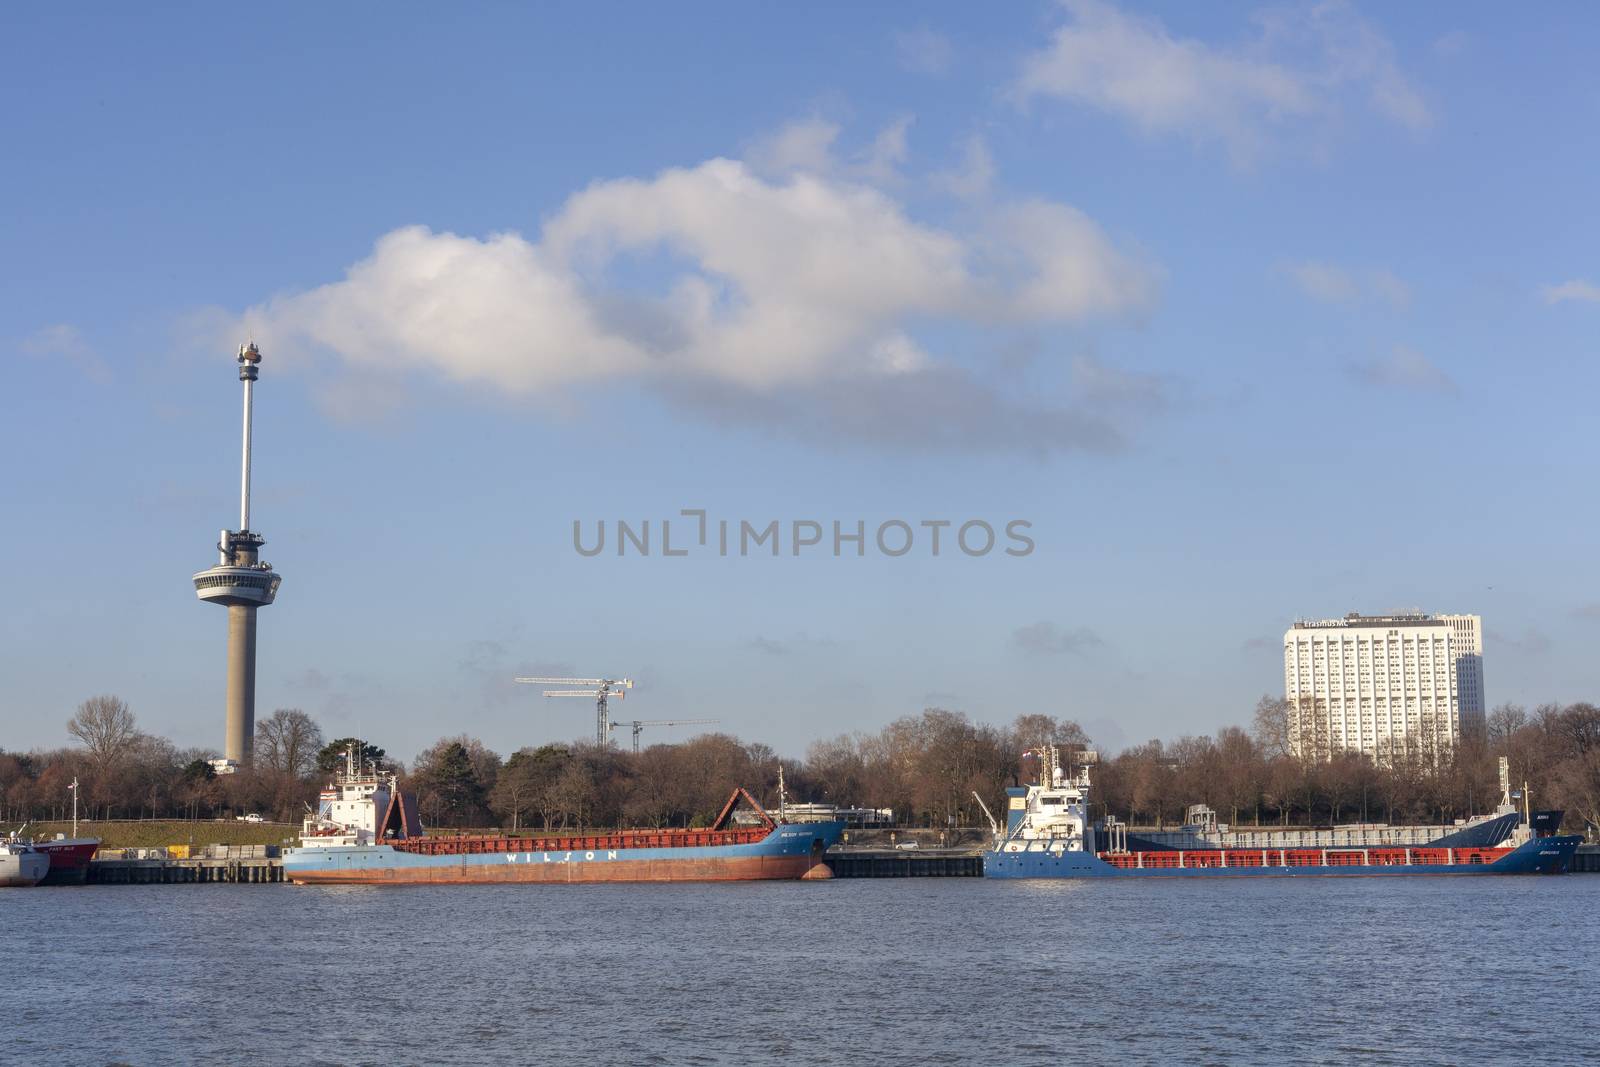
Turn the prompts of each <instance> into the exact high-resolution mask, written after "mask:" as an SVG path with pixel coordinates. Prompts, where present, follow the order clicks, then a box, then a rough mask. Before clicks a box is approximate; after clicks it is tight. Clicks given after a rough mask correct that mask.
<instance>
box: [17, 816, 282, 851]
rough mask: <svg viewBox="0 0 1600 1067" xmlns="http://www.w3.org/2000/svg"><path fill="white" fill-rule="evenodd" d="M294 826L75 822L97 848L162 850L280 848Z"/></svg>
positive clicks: (68, 829)
mask: <svg viewBox="0 0 1600 1067" xmlns="http://www.w3.org/2000/svg"><path fill="white" fill-rule="evenodd" d="M16 828H17V825H16V824H15V823H6V824H3V825H0V833H4V832H6V831H9V830H15V829H16ZM27 833H28V834H29V835H30V836H32V837H36V838H39V839H41V840H42V839H44V838H48V837H54V836H55V835H56V834H69V835H70V834H71V833H72V823H70V822H35V823H29V824H28V829H27ZM299 833H300V827H299V825H298V824H291V823H273V822H235V821H234V820H232V819H230V820H228V821H227V822H213V821H211V820H205V821H195V822H188V821H186V820H182V819H152V820H136V819H129V820H116V819H113V820H110V821H103V822H85V821H84V820H82V819H79V820H78V836H79V837H98V838H100V847H101V848H162V847H164V846H166V845H187V844H195V845H281V844H282V843H283V842H284V840H285V839H286V838H291V837H297V836H298V835H299Z"/></svg>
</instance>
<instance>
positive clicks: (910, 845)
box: [894, 841, 918, 852]
mask: <svg viewBox="0 0 1600 1067" xmlns="http://www.w3.org/2000/svg"><path fill="white" fill-rule="evenodd" d="M894 847H895V848H897V849H899V850H900V851H901V852H909V851H911V850H912V849H914V848H917V847H918V845H917V843H916V842H915V841H902V842H900V843H899V844H898V845H896V846H894Z"/></svg>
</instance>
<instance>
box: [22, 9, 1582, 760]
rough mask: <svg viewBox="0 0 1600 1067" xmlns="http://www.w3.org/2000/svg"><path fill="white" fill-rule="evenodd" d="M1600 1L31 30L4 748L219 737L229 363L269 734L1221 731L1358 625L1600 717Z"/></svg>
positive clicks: (348, 15) (417, 13)
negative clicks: (1435, 616) (103, 735)
mask: <svg viewBox="0 0 1600 1067" xmlns="http://www.w3.org/2000/svg"><path fill="white" fill-rule="evenodd" d="M1597 36H1600V11H1596V9H1595V8H1594V7H1592V6H1591V5H1583V4H1575V3H1574V4H1556V5H1551V6H1547V7H1544V8H1542V9H1540V11H1539V13H1538V17H1537V18H1533V17H1529V16H1526V15H1525V14H1520V13H1519V14H1513V13H1510V12H1508V10H1507V9H1506V8H1504V7H1503V6H1500V5H1490V4H1411V5H1403V6H1397V5H1377V4H1365V5H1354V4H1346V3H1340V2H1332V0H1330V2H1322V3H1316V4H1304V3H1284V4H1268V5H1264V6H1256V5H1252V4H1248V3H1246V4H1236V5H1220V4H1219V5H1191V4H1180V3H1164V4H1148V5H1134V4H1126V5H1114V4H1110V3H1101V2H1097V0H1071V2H1066V3H1034V4H1016V5H1009V6H1006V7H1005V8H1003V9H1000V10H998V11H997V10H996V9H994V8H986V7H979V6H974V5H958V4H920V5H915V6H910V5H846V4H839V5H829V4H820V5H787V6H784V5H742V4H704V5H697V6H695V7H693V8H689V9H685V8H681V7H673V6H671V5H644V4H638V5H619V6H613V7H597V6H594V5H581V4H541V5H513V4H499V3H475V4H463V5H451V6H449V7H440V6H437V5H422V4H393V5H383V6H381V7H380V6H378V5H362V4H348V5H331V6H330V5H309V4H303V5H288V6H285V7H279V8H274V9H272V10H270V11H269V10H266V9H249V10H246V9H240V8H218V7H215V6H211V5H199V4H195V5H181V4H173V5H161V6H160V7H159V8H153V9H151V8H133V7H128V6H126V5H109V4H98V5H97V4H86V5H74V6H72V7H70V8H68V7H62V6H59V5H57V6H49V5H31V6H28V5H12V6H8V7H6V8H5V9H4V10H3V11H0V99H4V100H5V103H4V104H3V105H0V158H3V159H4V161H5V165H4V166H0V203H3V204H4V209H3V211H0V248H3V249H4V252H5V254H4V255H3V256H0V412H3V418H0V456H3V457H4V458H3V464H4V466H3V469H0V474H3V476H0V562H3V563H4V571H3V573H4V574H5V576H6V596H5V601H4V607H3V608H0V748H6V749H27V748H30V747H34V746H55V745H60V744H64V743H66V742H67V741H68V737H67V734H66V732H65V724H66V721H67V719H68V718H69V717H70V715H71V714H72V711H73V709H74V708H75V707H76V705H77V704H78V703H79V702H80V701H82V700H83V699H85V698H87V697H89V696H91V695H94V694H98V693H107V692H109V693H115V694H118V695H120V696H122V697H123V698H124V699H126V700H127V701H128V702H129V704H130V705H131V707H132V708H133V710H134V712H135V714H136V715H137V716H138V718H139V721H140V723H141V725H142V726H143V728H144V729H146V730H148V731H151V732H154V733H159V734H162V735H165V736H168V737H170V738H172V739H173V740H174V741H175V742H176V743H178V744H179V745H181V746H191V745H192V746H209V747H220V745H221V742H222V726H223V715H222V706H223V683H224V672H225V660H224V653H225V648H226V624H225V616H224V613H223V612H221V611H219V610H217V609H216V608H215V607H213V606H210V605H206V604H202V603H199V602H197V601H196V599H195V596H194V593H193V589H192V585H191V582H190V576H191V575H192V574H193V573H194V572H195V571H198V570H201V569H204V568H205V567H208V566H211V565H212V564H213V562H214V561H215V558H216V557H215V549H214V547H213V546H214V543H215V540H216V536H217V531H218V530H220V529H222V528H224V527H232V526H233V525H235V524H236V523H237V515H238V463H239V455H238V450H239V406H240V397H239V388H240V387H239V384H238V381H237V375H236V373H235V369H236V368H235V364H234V359H233V355H234V352H235V350H236V349H237V347H238V345H239V344H240V343H241V342H243V341H245V340H250V339H253V340H254V341H255V342H256V343H257V344H258V345H259V346H260V348H261V350H262V352H263V353H264V360H263V364H262V372H261V380H260V383H259V385H258V387H257V392H256V405H255V471H254V486H255V493H254V499H253V508H252V518H253V526H254V527H255V529H256V530H257V531H259V532H261V533H263V534H264V535H265V537H266V538H267V544H266V547H265V549H264V552H263V558H265V559H267V560H269V561H270V562H271V563H272V564H273V565H274V566H275V567H276V568H277V569H278V570H279V571H280V572H281V573H282V574H283V576H284V579H283V585H282V588H281V590H280V592H279V595H278V600H277V603H276V604H274V605H273V606H271V607H269V608H266V609H264V610H263V611H262V614H261V619H260V636H259V666H258V695H257V708H258V716H259V715H265V714H267V713H269V712H270V711H271V710H272V709H274V708H280V707H298V708H303V709H304V710H306V711H308V712H310V713H312V715H314V716H315V717H316V718H317V719H318V720H319V722H320V723H321V724H322V726H323V729H324V730H325V732H326V733H327V734H328V735H329V736H339V735H343V734H350V733H357V732H359V733H362V734H363V735H365V736H368V737H370V738H372V739H373V740H374V741H375V742H376V743H378V744H380V745H383V746H384V747H386V748H388V749H389V750H390V752H391V753H394V754H396V755H397V756H399V757H401V758H409V757H410V756H412V755H413V754H415V753H416V752H417V751H418V750H420V749H421V748H423V747H425V746H426V745H428V744H430V743H431V742H432V741H433V740H435V739H437V738H438V737H440V736H443V735H450V734H458V733H461V732H463V731H464V732H467V733H470V734H472V735H474V736H477V737H479V738H481V739H482V740H483V741H484V742H485V743H486V744H488V745H489V746H490V747H492V748H495V749H497V750H499V751H501V752H509V751H511V750H513V749H515V748H517V747H519V746H521V745H526V744H538V743H543V742H546V741H556V740H568V739H575V738H582V737H585V736H587V735H589V734H590V733H591V732H592V728H593V727H592V723H593V709H592V707H590V706H589V705H588V704H587V703H586V702H585V701H583V700H546V699H543V698H542V697H540V696H539V693H538V690H537V689H535V688H530V687H527V686H518V685H516V684H515V683H514V682H513V681H512V679H513V678H514V677H515V676H516V675H519V674H530V673H541V674H542V673H551V674H561V675H566V674H577V675H584V676H590V675H621V676H627V677H630V678H632V679H634V680H635V681H636V683H637V685H636V688H635V689H634V690H633V691H632V692H631V693H630V694H629V696H628V699H627V700H626V702H625V703H623V704H621V705H616V706H615V707H614V714H615V715H616V716H618V717H620V718H623V719H632V718H640V719H671V718H689V717H692V718H711V719H717V720H719V723H718V726H717V727H716V728H718V729H722V730H725V731H727V732H730V733H733V734H735V735H737V736H740V737H742V738H745V739H748V740H761V741H765V742H767V743H769V744H772V745H773V746H775V747H776V748H777V749H778V751H779V752H780V753H784V754H788V755H791V756H801V755H803V754H804V751H805V749H806V746H807V745H808V744H810V743H811V742H812V741H814V740H817V739H819V738H824V737H829V736H833V735H836V734H840V733H845V732H851V731H856V730H865V731H871V730H876V729H878V728H880V727H882V726H883V725H884V724H886V723H888V722H890V721H892V720H893V719H895V718H898V717H900V716H904V715H910V714H916V713H917V712H919V711H920V710H921V709H923V708H924V707H929V706H939V707H945V708H951V709H957V710H961V711H964V712H966V713H967V714H969V715H970V716H972V717H973V718H974V719H975V720H979V721H984V722H992V723H1004V722H1009V721H1010V720H1011V719H1012V718H1014V717H1015V716H1016V715H1017V714H1019V713H1023V712H1047V713H1051V714H1055V715H1061V716H1066V717H1070V718H1075V719H1077V720H1078V721H1080V722H1081V723H1083V724H1084V725H1085V726H1086V727H1087V729H1088V730H1089V733H1090V734H1091V736H1092V737H1093V738H1094V739H1095V741H1096V742H1098V743H1099V744H1100V745H1101V746H1102V747H1104V748H1106V749H1111V750H1114V749H1117V748H1120V747H1123V746H1125V745H1129V744H1135V743H1139V742H1141V741H1143V740H1146V739H1148V738H1150V737H1155V736H1160V737H1166V738H1175V737H1178V736H1181V735H1185V734H1204V733H1210V732H1212V731H1215V730H1216V729H1218V728H1220V727H1222V726H1226V725H1230V724H1238V723H1247V722H1248V721H1249V717H1250V714H1251V710H1252V708H1253V706H1254V703H1255V701H1256V700H1257V699H1258V698H1259V697H1260V696H1261V695H1263V694H1266V693H1281V692H1282V679H1283V673H1282V653H1281V647H1282V634H1283V631H1284V629H1285V627H1286V626H1288V625H1289V624H1290V623H1291V622H1292V621H1293V620H1295V619H1297V618H1327V617H1334V616H1339V615H1343V614H1344V613H1346V612H1349V611H1361V612H1366V613H1376V612H1386V611H1395V610H1412V609H1421V610H1425V611H1434V612H1469V613H1477V614H1481V615H1482V616H1483V618H1484V625H1485V629H1486V633H1487V635H1486V648H1485V678H1486V689H1487V697H1488V700H1489V702H1490V704H1491V705H1493V704H1499V703H1502V702H1507V701H1510V702H1517V703H1524V704H1534V703H1539V702H1543V701H1551V700H1557V701H1571V700H1579V699H1590V700H1592V699H1596V698H1597V697H1600V657H1596V656H1594V654H1593V652H1592V648H1593V646H1594V643H1595V641H1596V640H1597V639H1600V581H1597V579H1600V568H1597V564H1596V552H1595V544H1596V540H1595V535H1594V531H1595V530H1596V528H1597V526H1600V504H1597V501H1596V497H1595V493H1594V485H1595V476H1594V472H1595V468H1596V462H1597V460H1600V443H1597V441H1596V436H1595V428H1596V421H1595V418H1594V415H1593V409H1594V404H1595V399H1594V398H1595V394H1596V391H1597V387H1600V365H1597V361H1596V358H1595V357H1596V338H1597V336H1600V252H1597V249H1600V212H1597V211H1596V210H1595V189H1596V187H1597V172H1600V136H1597V131H1600V69H1597V68H1596V67H1595V65H1594V64H1593V62H1592V57H1593V54H1594V48H1595V43H1596V38H1597ZM685 511H688V512H691V514H688V515H685V514H684V512H685ZM698 512H703V513H704V521H705V523H706V534H707V536H706V537H705V540H704V542H703V543H702V542H701V539H700V536H699V534H700V522H701V517H700V515H699V514H697V513H698ZM619 521H620V522H624V523H626V524H628V527H629V529H630V530H631V531H633V532H634V533H635V535H638V534H639V533H640V532H641V531H642V529H643V526H644V524H645V523H646V522H648V523H649V526H650V529H651V540H650V542H649V551H648V552H643V551H640V550H639V548H638V546H637V545H636V544H635V543H634V542H632V541H628V542H623V552H622V554H621V555H620V556H619V554H618V551H617V544H618V538H617V533H618V531H617V523H618V522H619ZM601 522H604V523H605V524H606V533H607V537H608V540H607V541H606V542H605V548H604V549H603V550H602V551H600V552H599V553H597V554H593V555H586V554H584V553H583V552H580V551H579V550H578V548H579V547H580V546H581V547H583V548H585V549H586V550H587V549H591V548H592V547H593V545H594V543H595V538H596V537H597V536H598V534H599V524H600V523H601ZM664 522H668V523H670V524H671V532H670V537H671V545H672V549H673V552H674V553H678V552H684V553H686V554H683V555H677V554H674V555H671V556H669V555H666V554H665V552H664V547H665V546H663V544H662V542H661V537H662V524H663V523H664ZM724 522H726V523H728V524H729V529H730V530H731V534H730V543H729V549H728V550H727V551H726V552H723V551H722V550H721V549H720V546H719V534H718V531H719V524H720V523H724ZM772 522H776V523H777V524H778V529H777V537H776V547H777V549H778V551H777V554H776V555H774V554H773V552H772V547H773V541H772V540H771V539H770V538H769V539H766V540H762V541H759V542H756V543H755V544H754V545H753V546H752V545H750V544H745V545H743V546H741V533H743V528H742V525H741V524H745V523H748V524H749V526H750V530H751V534H761V533H763V532H765V530H766V528H767V526H768V524H769V523H772ZM811 523H815V524H816V526H815V528H813V527H812V526H811V525H809V524H811ZM834 523H838V524H839V533H840V534H841V535H842V536H841V540H840V541H839V542H838V544H837V546H836V545H835V540H834ZM858 523H859V524H861V530H862V531H863V537H862V539H861V541H860V542H856V541H853V540H850V539H849V538H850V537H851V536H852V535H854V534H855V533H856V530H857V524H858ZM942 523H948V524H949V525H948V526H946V525H940V524H942ZM1012 523H1016V524H1019V525H1014V526H1011V527H1010V530H1011V532H1012V533H1013V534H1016V535H1020V536H1008V533H1007V530H1008V524H1012ZM797 524H798V525H797ZM966 524H972V525H970V526H967V531H966V532H967V535H968V536H967V538H966V542H965V544H966V548H967V549H969V550H970V551H966V550H963V547H962V542H961V541H960V540H959V538H958V536H957V535H958V534H959V532H960V531H961V528H962V527H963V526H964V525H966ZM983 524H987V527H986V526H985V525H983ZM575 525H576V531H577V537H576V540H575ZM986 528H987V529H991V530H993V531H994V534H995V538H994V543H993V546H992V547H990V546H989V545H988V544H987V539H986V536H985V535H984V532H983V531H984V530H985V529H986ZM936 534H937V535H940V537H941V541H940V544H939V549H938V551H937V552H935V551H934V549H933V543H932V538H933V536H934V535H936ZM813 535H815V539H816V542H817V543H815V544H809V543H807V544H800V545H798V547H797V546H796V541H802V542H808V541H811V540H812V539H813ZM880 535H881V542H880ZM749 537H750V535H746V539H747V540H748V539H749ZM858 546H859V547H858ZM836 547H837V553H836V551H835V549H836ZM902 549H904V551H902ZM980 549H987V551H979V550H980ZM1007 549H1010V550H1011V551H1010V552H1008V551H1007ZM689 732H690V731H689V730H688V729H685V728H672V729H669V728H657V729H656V730H653V731H651V732H650V733H648V734H647V735H646V740H647V741H649V740H662V741H664V740H669V739H671V738H673V737H682V736H686V735H687V734H688V733H689Z"/></svg>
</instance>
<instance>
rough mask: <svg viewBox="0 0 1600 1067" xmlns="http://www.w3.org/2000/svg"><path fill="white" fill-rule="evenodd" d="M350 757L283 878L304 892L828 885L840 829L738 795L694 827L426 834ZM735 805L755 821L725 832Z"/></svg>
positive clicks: (386, 778) (396, 795)
mask: <svg viewBox="0 0 1600 1067" xmlns="http://www.w3.org/2000/svg"><path fill="white" fill-rule="evenodd" d="M353 766H355V754H354V753H353V752H352V753H350V754H349V755H347V757H346V760H345V766H344V769H342V770H341V772H340V773H339V774H338V775H337V776H336V777H335V779H334V781H333V784H332V785H330V786H329V787H328V788H327V789H325V790H323V792H322V794H321V796H320V798H319V801H318V806H317V810H316V811H315V812H310V813H308V814H307V816H306V819H305V824H304V827H303V828H302V832H301V836H300V842H301V843H300V845H299V846H298V847H296V848H293V849H289V850H287V851H286V852H285V853H284V857H283V872H284V877H286V878H288V879H289V880H290V881H292V882H295V883H297V884H300V885H308V884H384V885H394V884H404V883H443V882H467V883H489V882H739V881H757V880H773V879H785V880H793V879H802V878H803V879H819V878H830V877H832V873H833V872H832V871H831V870H830V869H829V867H828V865H827V863H826V862H825V856H826V853H827V851H828V849H829V848H831V847H832V846H833V845H834V844H835V843H836V842H837V841H838V840H839V837H840V835H841V833H842V832H843V830H844V824H843V823H842V822H820V823H816V822H812V823H786V822H780V821H778V820H775V819H773V818H772V816H771V815H769V814H767V812H766V811H764V810H763V809H762V808H761V806H760V805H759V804H757V803H756V802H755V800H754V799H753V798H752V797H751V796H750V794H749V793H748V792H746V791H745V790H743V789H737V790H735V791H734V792H733V795H732V796H730V797H729V798H728V802H727V803H726V804H725V805H724V806H723V808H722V812H721V813H720V814H719V815H718V816H717V818H716V820H715V821H714V822H713V823H712V824H711V826H709V827H707V828H706V829H703V830H674V829H667V830H617V831H609V832H602V833H586V834H572V835H547V836H537V837H534V836H485V835H456V836H443V835H429V834H425V833H423V828H422V824H421V821H420V820H419V819H418V817H417V807H416V800H415V798H414V797H412V796H411V795H410V794H408V793H404V792H402V791H401V790H400V788H399V784H398V782H397V781H396V779H395V777H394V776H393V775H389V774H384V773H380V772H379V771H378V769H377V768H375V767H371V766H370V765H369V766H368V767H362V768H358V769H356V770H354V771H351V770H350V769H349V768H351V767H353ZM740 801H743V802H745V803H746V804H748V805H749V806H750V808H751V809H752V810H753V811H754V812H755V813H756V815H757V824H756V825H754V826H749V827H739V826H733V825H731V820H732V817H733V814H734V811H735V810H736V809H737V808H738V806H739V804H740Z"/></svg>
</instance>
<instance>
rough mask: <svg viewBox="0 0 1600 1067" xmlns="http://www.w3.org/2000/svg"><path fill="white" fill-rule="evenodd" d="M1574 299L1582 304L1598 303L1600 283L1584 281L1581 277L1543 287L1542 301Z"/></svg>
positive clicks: (1558, 302)
mask: <svg viewBox="0 0 1600 1067" xmlns="http://www.w3.org/2000/svg"><path fill="white" fill-rule="evenodd" d="M1568 300H1575V301H1578V302H1579V303H1584V304H1600V285H1596V284H1594V282H1586V281H1584V280H1583V279H1582V278H1574V279H1572V280H1571V281H1568V282H1562V283H1561V284H1560V285H1547V286H1545V289H1544V302H1545V303H1547V304H1560V303H1563V302H1564V301H1568Z"/></svg>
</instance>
